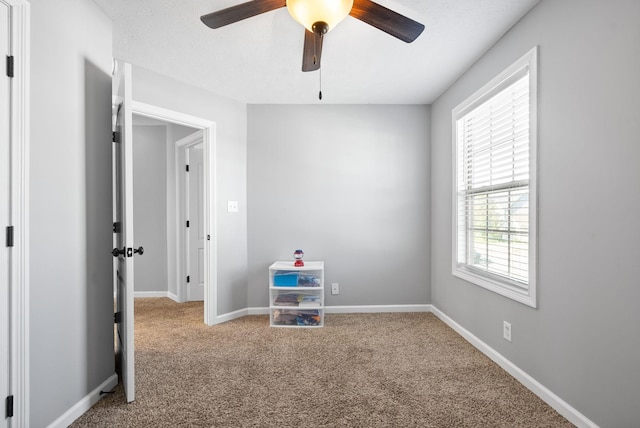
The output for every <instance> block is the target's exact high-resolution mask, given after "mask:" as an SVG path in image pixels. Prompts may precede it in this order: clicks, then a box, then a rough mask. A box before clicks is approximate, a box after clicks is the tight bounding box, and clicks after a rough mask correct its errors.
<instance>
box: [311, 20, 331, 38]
mask: <svg viewBox="0 0 640 428" xmlns="http://www.w3.org/2000/svg"><path fill="white" fill-rule="evenodd" d="M311 30H312V31H313V32H314V33H316V34H319V35H321V36H322V35H323V34H327V32H328V31H329V24H327V23H326V22H324V21H317V22H314V23H313V25H312V26H311Z"/></svg>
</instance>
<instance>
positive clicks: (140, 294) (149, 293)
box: [133, 291, 175, 300]
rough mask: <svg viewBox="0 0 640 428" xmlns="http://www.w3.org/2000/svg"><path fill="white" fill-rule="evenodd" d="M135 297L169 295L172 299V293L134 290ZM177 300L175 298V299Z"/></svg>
mask: <svg viewBox="0 0 640 428" xmlns="http://www.w3.org/2000/svg"><path fill="white" fill-rule="evenodd" d="M133 297H134V298H138V297H168V298H170V299H172V297H171V293H169V292H168V291H134V292H133ZM174 300H175V299H174Z"/></svg>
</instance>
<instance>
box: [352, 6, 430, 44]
mask: <svg viewBox="0 0 640 428" xmlns="http://www.w3.org/2000/svg"><path fill="white" fill-rule="evenodd" d="M349 15H351V16H353V17H354V18H356V19H359V20H360V21H362V22H366V23H367V24H369V25H371V26H374V27H376V28H377V29H379V30H382V31H384V32H385V33H387V34H391V35H392V36H393V37H397V38H398V39H400V40H402V41H405V42H407V43H411V42H413V41H414V40H415V39H416V38H418V36H419V35H420V34H421V33H422V31H423V30H424V25H422V24H420V23H419V22H416V21H414V20H413V19H409V18H407V17H406V16H403V15H400V14H399V13H397V12H394V11H392V10H391V9H387V8H386V7H384V6H381V5H379V4H378V3H374V2H372V1H371V0H354V1H353V8H352V9H351V12H350V13H349Z"/></svg>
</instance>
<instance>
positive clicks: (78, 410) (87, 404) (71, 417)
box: [48, 374, 118, 428]
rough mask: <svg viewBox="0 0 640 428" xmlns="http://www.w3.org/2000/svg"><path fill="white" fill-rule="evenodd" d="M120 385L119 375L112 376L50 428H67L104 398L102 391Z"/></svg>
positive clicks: (49, 427) (52, 423) (50, 425)
mask: <svg viewBox="0 0 640 428" xmlns="http://www.w3.org/2000/svg"><path fill="white" fill-rule="evenodd" d="M117 384H118V375H117V374H112V375H111V376H110V377H109V378H108V379H107V380H105V381H104V382H102V383H101V384H100V386H98V387H97V388H96V389H94V390H93V391H91V392H90V393H89V394H87V395H86V396H85V397H84V398H83V399H81V400H80V401H78V402H77V403H76V404H74V405H73V406H72V407H71V408H69V410H67V411H66V412H64V413H63V414H62V416H60V417H59V418H58V419H56V420H55V421H53V422H51V424H49V426H48V428H66V427H68V426H69V425H71V423H72V422H73V421H75V420H76V419H78V418H79V417H80V416H82V414H83V413H84V412H86V411H87V410H89V409H90V408H91V406H93V405H94V404H96V403H97V402H98V401H99V400H100V399H101V398H102V396H101V395H100V391H111V390H112V389H113V388H115V386H116V385H117Z"/></svg>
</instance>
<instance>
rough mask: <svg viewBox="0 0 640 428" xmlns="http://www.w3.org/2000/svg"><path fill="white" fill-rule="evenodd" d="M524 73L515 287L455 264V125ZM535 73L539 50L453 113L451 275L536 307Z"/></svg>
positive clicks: (502, 74)
mask: <svg viewBox="0 0 640 428" xmlns="http://www.w3.org/2000/svg"><path fill="white" fill-rule="evenodd" d="M523 70H525V71H526V70H528V72H529V183H528V185H529V239H528V244H529V249H528V261H529V266H528V276H529V278H528V282H527V284H517V283H516V282H515V281H511V280H509V279H508V278H502V277H500V276H498V275H492V274H491V273H488V272H483V271H480V270H478V269H473V268H471V267H470V265H469V264H467V263H458V242H459V241H458V233H459V228H458V205H459V200H460V198H459V195H458V126H457V122H458V120H459V119H461V118H462V117H464V116H465V115H466V114H468V113H469V112H471V111H473V110H474V109H475V108H476V107H478V106H480V105H481V104H482V103H484V102H485V101H487V100H489V99H491V98H492V97H494V96H495V95H496V94H498V93H499V92H500V91H502V90H503V89H504V88H506V87H508V86H510V85H511V84H513V83H514V82H515V81H516V80H518V79H519V78H521V76H522V73H523ZM537 70H538V47H537V46H536V47H534V48H533V49H531V50H530V51H529V52H527V53H526V54H525V55H524V56H522V58H520V59H519V60H517V61H516V62H515V63H514V64H512V65H511V66H509V67H508V68H507V69H506V70H504V71H503V72H502V73H500V74H499V75H498V76H496V77H495V78H494V79H492V80H491V81H490V82H489V83H487V84H486V85H484V86H483V87H482V88H480V89H479V90H478V91H477V92H475V93H474V94H473V95H471V96H470V97H469V98H467V99H466V100H465V101H463V102H462V103H461V104H460V105H458V106H457V107H456V108H455V109H453V112H452V119H453V121H452V122H453V123H452V128H453V129H452V135H453V198H452V199H453V211H452V217H453V218H452V222H453V224H452V229H453V240H452V274H453V275H454V276H456V277H458V278H461V279H464V280H466V281H469V282H471V283H473V284H476V285H478V286H480V287H483V288H486V289H488V290H491V291H493V292H495V293H497V294H500V295H502V296H505V297H508V298H510V299H513V300H515V301H517V302H520V303H523V304H525V305H528V306H531V307H533V308H535V307H537V299H536V273H537V258H538V257H537V228H536V226H537V216H536V213H537V145H538V143H537V128H538V126H537V108H538V107H537V106H538V100H537V94H538V88H537V81H538V77H537ZM463 209H464V208H463Z"/></svg>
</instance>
